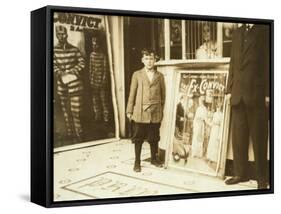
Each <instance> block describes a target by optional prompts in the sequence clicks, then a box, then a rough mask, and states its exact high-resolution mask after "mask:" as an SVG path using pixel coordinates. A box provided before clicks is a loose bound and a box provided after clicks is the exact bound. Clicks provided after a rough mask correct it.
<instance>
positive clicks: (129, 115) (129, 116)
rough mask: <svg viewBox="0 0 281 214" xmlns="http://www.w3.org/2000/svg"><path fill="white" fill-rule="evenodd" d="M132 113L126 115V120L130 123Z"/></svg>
mask: <svg viewBox="0 0 281 214" xmlns="http://www.w3.org/2000/svg"><path fill="white" fill-rule="evenodd" d="M132 116H133V115H132V113H127V118H128V119H129V120H130V121H131V120H132Z"/></svg>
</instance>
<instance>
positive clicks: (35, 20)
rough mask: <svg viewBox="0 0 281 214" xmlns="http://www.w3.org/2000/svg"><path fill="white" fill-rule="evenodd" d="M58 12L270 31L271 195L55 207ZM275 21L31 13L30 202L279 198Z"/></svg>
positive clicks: (227, 193) (109, 12) (140, 13)
mask: <svg viewBox="0 0 281 214" xmlns="http://www.w3.org/2000/svg"><path fill="white" fill-rule="evenodd" d="M54 12H75V13H93V14H100V15H115V16H134V17H150V18H169V19H179V18H180V19H189V20H198V19H200V20H206V21H217V22H219V21H221V22H235V23H238V22H239V23H246V22H250V23H253V24H266V25H269V27H270V98H271V100H270V115H269V116H270V134H269V135H270V136H269V138H270V150H269V154H270V168H269V172H270V188H269V189H266V190H246V191H242V190H241V191H240V190H239V191H224V192H208V193H192V194H178V195H161V196H145V197H144V196H141V197H127V198H112V199H95V200H78V201H75V200H72V201H62V202H54V199H53V185H54V184H53V176H54V174H53V164H54V163H53V144H52V139H53V119H52V118H53V102H52V96H53V81H52V80H53V69H52V66H53V61H52V54H53V52H52V50H53V21H52V17H53V16H52V15H53V13H54ZM273 151H274V21H273V20H269V19H249V18H236V17H221V16H205V15H187V14H172V13H158V12H147V11H122V10H110V9H96V8H79V7H63V6H46V7H43V8H40V9H37V10H34V11H32V12H31V202H33V203H36V204H39V205H41V206H44V207H66V206H82V205H97V204H115V203H128V202H145V201H160V200H177V199H190V198H208V197H227V196H238V195H256V194H269V193H274V170H273V169H274V152H273Z"/></svg>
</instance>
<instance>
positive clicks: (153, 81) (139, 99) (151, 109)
mask: <svg viewBox="0 0 281 214" xmlns="http://www.w3.org/2000/svg"><path fill="white" fill-rule="evenodd" d="M155 62H156V55H155V53H154V51H153V50H147V49H144V50H143V51H142V63H143V64H144V67H143V68H142V69H141V70H138V71H135V72H134V74H133V76H132V81H131V88H130V95H129V99H128V105H127V110H126V113H127V117H128V119H129V120H133V121H134V122H135V123H134V130H133V136H132V142H133V143H134V144H135V165H134V171H135V172H140V171H141V165H140V161H141V160H140V157H141V149H142V144H143V142H144V139H147V141H148V142H149V144H150V151H151V164H153V165H155V166H157V167H161V163H160V162H159V161H158V160H157V158H156V157H157V156H156V154H157V152H158V142H159V140H160V135H159V129H160V124H161V121H162V118H163V107H164V103H165V83H164V76H163V75H162V74H161V73H160V72H158V71H157V70H156V69H155V68H154V64H155Z"/></svg>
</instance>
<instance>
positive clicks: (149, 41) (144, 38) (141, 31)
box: [124, 17, 155, 137]
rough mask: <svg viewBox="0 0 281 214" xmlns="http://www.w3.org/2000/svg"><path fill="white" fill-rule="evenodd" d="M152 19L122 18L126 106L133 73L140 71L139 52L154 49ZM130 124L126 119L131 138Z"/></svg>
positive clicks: (128, 133)
mask: <svg viewBox="0 0 281 214" xmlns="http://www.w3.org/2000/svg"><path fill="white" fill-rule="evenodd" d="M154 22H155V20H154V19H151V18H143V17H124V46H125V47H124V48H125V51H124V54H125V102H126V105H127V101H128V96H129V92H130V83H131V78H132V75H133V72H134V71H136V70H138V69H141V68H142V67H143V64H142V62H141V50H142V49H143V48H155V41H154V40H153V38H154V26H155V25H154ZM131 126H132V124H130V122H129V121H128V120H127V119H126V136H127V137H130V136H131Z"/></svg>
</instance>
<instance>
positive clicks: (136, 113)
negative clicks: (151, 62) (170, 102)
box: [126, 68, 165, 123]
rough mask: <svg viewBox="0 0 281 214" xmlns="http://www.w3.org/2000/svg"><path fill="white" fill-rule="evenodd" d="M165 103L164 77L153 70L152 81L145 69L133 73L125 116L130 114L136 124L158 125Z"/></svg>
mask: <svg viewBox="0 0 281 214" xmlns="http://www.w3.org/2000/svg"><path fill="white" fill-rule="evenodd" d="M164 103H165V82H164V76H163V74H161V73H160V72H158V71H156V70H155V73H154V76H153V79H152V81H151V82H150V80H149V79H148V76H147V73H146V71H145V69H144V68H143V69H141V70H138V71H135V72H134V74H133V76H132V81H131V87H130V94H129V99H128V104H127V110H126V112H127V114H128V113H130V114H132V120H134V121H135V122H136V123H160V122H161V121H162V118H163V108H164Z"/></svg>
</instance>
